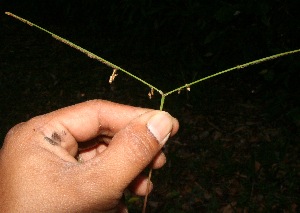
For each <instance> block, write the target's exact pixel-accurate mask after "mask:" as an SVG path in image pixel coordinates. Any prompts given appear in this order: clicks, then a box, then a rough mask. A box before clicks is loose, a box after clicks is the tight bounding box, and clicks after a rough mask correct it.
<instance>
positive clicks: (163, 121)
mask: <svg viewBox="0 0 300 213" xmlns="http://www.w3.org/2000/svg"><path fill="white" fill-rule="evenodd" d="M172 126H173V124H172V120H171V116H170V115H168V114H167V113H166V112H160V113H158V114H156V115H154V116H153V117H152V118H151V119H150V120H149V121H148V123H147V127H148V129H149V130H150V132H151V133H152V134H153V135H154V137H155V138H156V139H157V141H158V143H159V144H160V145H161V146H163V145H164V144H165V143H166V141H167V140H168V138H169V136H170V134H171V130H172Z"/></svg>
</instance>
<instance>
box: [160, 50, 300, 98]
mask: <svg viewBox="0 0 300 213" xmlns="http://www.w3.org/2000/svg"><path fill="white" fill-rule="evenodd" d="M297 52H300V49H297V50H292V51H288V52H284V53H279V54H276V55H271V56H268V57H265V58H261V59H258V60H254V61H251V62H248V63H245V64H242V65H237V66H235V67H232V68H229V69H226V70H223V71H221V72H217V73H215V74H212V75H209V76H206V77H204V78H201V79H199V80H196V81H193V82H191V83H188V84H186V85H184V86H181V87H178V88H176V89H174V90H171V91H169V92H166V93H165V94H164V95H165V96H167V95H170V94H172V93H174V92H177V91H179V90H182V89H185V88H189V87H190V86H192V85H194V84H197V83H199V82H201V81H205V80H207V79H210V78H213V77H216V76H218V75H222V74H224V73H227V72H230V71H233V70H238V69H243V68H245V67H248V66H251V65H255V64H259V63H262V62H265V61H269V60H273V59H275V58H279V57H282V56H286V55H290V54H294V53H297Z"/></svg>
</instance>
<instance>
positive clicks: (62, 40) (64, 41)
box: [5, 12, 162, 94]
mask: <svg viewBox="0 0 300 213" xmlns="http://www.w3.org/2000/svg"><path fill="white" fill-rule="evenodd" d="M5 14H6V15H8V16H11V17H13V18H15V19H18V20H19V21H22V22H24V23H25V24H28V25H29V26H31V27H36V28H38V29H40V30H42V31H44V32H46V33H48V34H50V35H51V36H52V37H53V38H55V39H57V40H59V41H60V42H62V43H64V44H66V45H68V46H70V47H72V48H74V49H76V50H79V51H80V52H82V53H84V54H86V55H87V56H88V57H90V58H92V59H96V60H97V61H99V62H101V63H103V64H105V65H107V66H109V67H111V68H113V69H117V70H120V71H122V72H124V73H126V74H127V75H129V76H131V77H132V78H134V79H136V80H138V81H140V82H141V83H143V84H145V85H147V86H148V87H150V89H151V88H153V89H154V90H156V91H157V92H158V93H160V94H161V93H162V91H160V90H159V89H157V88H156V87H155V86H153V85H151V84H149V83H148V82H146V81H144V80H143V79H141V78H139V77H137V76H135V75H133V74H132V73H130V72H128V71H126V70H124V69H123V68H121V67H119V66H117V65H115V64H113V63H111V62H109V61H107V60H105V59H104V58H101V57H100V56H97V55H96V54H94V53H92V52H90V51H88V50H86V49H84V48H82V47H80V46H78V45H76V44H74V43H72V42H70V41H69V40H67V39H64V38H62V37H60V36H58V35H56V34H54V33H52V32H50V31H48V30H46V29H44V28H42V27H40V26H38V25H36V24H34V23H32V22H30V21H28V20H26V19H24V18H21V17H19V16H17V15H15V14H12V13H10V12H5Z"/></svg>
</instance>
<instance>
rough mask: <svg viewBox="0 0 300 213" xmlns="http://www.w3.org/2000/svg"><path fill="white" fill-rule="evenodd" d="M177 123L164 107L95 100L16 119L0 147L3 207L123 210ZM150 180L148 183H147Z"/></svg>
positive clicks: (142, 188) (140, 190)
mask: <svg viewBox="0 0 300 213" xmlns="http://www.w3.org/2000/svg"><path fill="white" fill-rule="evenodd" d="M178 128H179V124H178V122H177V120H176V119H175V118H173V117H172V116H170V115H169V114H168V113H166V112H161V111H157V110H151V109H143V108H137V107H132V106H126V105H121V104H116V103H112V102H108V101H103V100H93V101H88V102H84V103H81V104H77V105H74V106H70V107H67V108H63V109H60V110H57V111H54V112H51V113H48V114H45V115H41V116H37V117H34V118H32V119H31V120H29V121H27V122H24V123H20V124H18V125H16V126H15V127H13V128H12V129H11V130H10V131H9V132H8V134H7V136H6V138H5V141H4V145H3V147H2V149H1V150H0V171H1V172H0V212H126V211H127V210H126V207H125V205H124V204H123V203H122V199H121V198H122V195H123V192H124V190H125V189H129V190H131V191H132V192H133V193H136V194H138V195H145V193H146V185H147V177H145V176H143V175H141V172H142V171H143V169H145V168H146V167H147V166H148V165H149V164H150V163H151V162H152V163H151V165H152V166H153V168H160V167H162V166H163V165H164V164H165V162H166V158H165V155H164V154H163V153H162V152H161V151H160V150H161V148H162V146H163V145H164V143H165V142H166V140H167V139H168V137H169V136H172V135H174V134H175V133H176V132H177V131H178ZM151 188H152V185H151Z"/></svg>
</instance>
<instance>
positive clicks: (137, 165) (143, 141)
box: [92, 111, 179, 192]
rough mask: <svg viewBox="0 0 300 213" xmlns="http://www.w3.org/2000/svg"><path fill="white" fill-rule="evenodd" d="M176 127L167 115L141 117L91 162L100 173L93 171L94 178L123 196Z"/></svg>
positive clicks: (153, 112)
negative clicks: (122, 193) (105, 182)
mask: <svg viewBox="0 0 300 213" xmlns="http://www.w3.org/2000/svg"><path fill="white" fill-rule="evenodd" d="M178 126H179V124H178V122H177V120H176V119H175V118H173V117H172V116H171V115H170V114H168V113H166V112H161V111H151V112H147V113H144V114H142V115H141V116H139V117H138V118H136V119H134V120H133V121H132V122H130V123H129V124H128V125H127V126H126V127H125V128H123V129H121V130H120V131H119V132H117V133H116V134H115V136H114V137H113V139H112V140H111V142H110V143H109V146H108V148H107V149H106V150H105V151H103V152H102V153H100V154H99V156H97V157H96V158H94V160H95V161H96V164H94V163H93V165H96V167H99V168H96V171H99V173H96V174H95V167H94V168H93V170H94V171H92V174H93V176H94V175H99V177H97V179H98V180H99V179H102V180H103V178H107V181H108V182H109V183H107V184H109V185H110V188H111V189H115V190H117V191H119V192H122V191H123V190H124V189H125V188H127V186H128V185H129V184H130V183H131V182H132V181H133V179H134V178H135V177H137V176H138V175H139V174H140V173H141V172H142V171H143V170H144V168H145V167H147V165H148V164H150V162H151V161H152V159H153V158H154V157H155V156H156V155H157V153H158V152H159V151H160V149H161V148H162V146H163V145H164V144H165V142H166V141H167V139H168V138H169V136H170V135H174V134H175V133H176V132H177V130H178ZM95 161H94V162H95ZM94 178H96V177H94ZM99 185H100V186H99V187H101V184H100V183H99Z"/></svg>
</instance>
